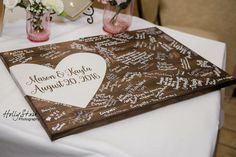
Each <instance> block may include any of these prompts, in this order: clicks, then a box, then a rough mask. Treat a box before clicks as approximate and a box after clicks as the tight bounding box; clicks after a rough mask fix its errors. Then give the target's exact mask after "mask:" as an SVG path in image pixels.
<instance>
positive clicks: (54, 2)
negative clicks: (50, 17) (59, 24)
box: [42, 0, 64, 15]
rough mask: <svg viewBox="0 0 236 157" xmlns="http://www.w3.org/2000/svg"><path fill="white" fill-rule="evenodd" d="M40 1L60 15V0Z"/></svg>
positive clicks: (62, 6) (61, 7)
mask: <svg viewBox="0 0 236 157" xmlns="http://www.w3.org/2000/svg"><path fill="white" fill-rule="evenodd" d="M42 3H43V5H44V6H45V7H47V8H48V9H53V10H54V11H55V12H56V13H57V14H58V15H60V14H61V13H62V12H63V10H64V4H63V2H62V0H42Z"/></svg>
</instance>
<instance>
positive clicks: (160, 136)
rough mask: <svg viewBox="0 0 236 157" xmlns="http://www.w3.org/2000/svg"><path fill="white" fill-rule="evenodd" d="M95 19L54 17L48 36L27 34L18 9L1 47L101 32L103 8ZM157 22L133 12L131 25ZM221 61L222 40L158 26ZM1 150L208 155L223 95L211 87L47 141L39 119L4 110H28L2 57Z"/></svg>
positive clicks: (68, 156)
mask: <svg viewBox="0 0 236 157" xmlns="http://www.w3.org/2000/svg"><path fill="white" fill-rule="evenodd" d="M94 20H95V21H94V23H93V24H92V25H89V24H87V23H86V17H81V18H80V19H79V20H77V21H75V22H68V21H67V20H64V21H63V20H61V19H58V20H57V21H56V22H54V23H52V34H51V38H50V40H49V41H48V42H44V43H32V42H30V41H28V40H27V39H26V35H25V17H24V12H23V11H22V10H20V9H19V10H15V12H13V13H9V12H8V13H7V14H6V17H5V27H4V32H3V34H2V36H1V37H0V51H5V50H12V49H18V48H25V47H31V46H37V45H44V44H49V43H56V42H62V41H67V40H73V39H77V38H81V37H85V36H93V35H99V34H105V32H103V30H102V12H101V11H100V10H96V11H95V16H94ZM151 26H155V25H153V24H151V23H149V22H146V21H144V20H141V19H139V18H137V17H134V18H133V24H132V26H131V28H130V30H134V29H139V28H146V27H151ZM159 28H160V29H162V30H163V31H165V32H166V33H168V34H169V35H171V36H172V37H174V38H176V39H177V40H179V41H180V42H182V43H184V44H185V45H186V46H188V47H190V48H191V49H192V50H194V51H196V52H198V53H199V54H200V55H202V56H203V57H205V58H207V59H208V60H210V61H211V62H213V63H214V64H216V65H217V66H219V67H223V65H224V63H223V61H224V60H225V59H224V56H225V44H224V43H220V42H216V41H211V40H208V39H203V38H199V37H196V36H192V35H188V34H184V33H181V32H177V31H174V30H170V29H167V28H163V27H159ZM0 76H1V81H0V106H1V107H0V156H1V157H43V156H45V157H190V156H191V157H210V156H212V155H213V152H214V148H215V143H216V138H217V132H218V128H219V118H220V108H221V107H220V106H221V95H220V91H216V92H212V93H209V94H206V95H203V96H200V97H196V98H193V99H190V100H187V101H182V102H180V103H176V104H173V105H170V106H167V107H163V108H160V109H157V110H154V111H151V112H147V113H145V114H142V115H139V116H135V117H132V118H129V119H126V120H122V121H119V122H115V123H112V124H109V125H106V126H103V127H99V128H96V129H92V130H89V131H86V132H83V133H79V134H75V135H71V136H68V137H65V138H62V139H59V140H57V141H55V142H51V141H50V139H49V138H48V136H47V134H46V132H45V131H44V129H43V128H42V126H41V125H40V123H39V122H38V121H22V120H16V121H14V120H13V118H12V117H11V116H10V117H8V118H6V116H4V113H5V112H6V111H8V110H9V111H16V112H17V113H18V112H21V111H22V110H24V109H25V110H28V111H29V112H32V111H31V109H30V107H29V105H28V104H27V102H26V101H25V99H24V97H23V96H22V94H21V92H20V91H19V90H18V88H17V87H16V85H15V84H14V82H13V80H12V79H11V77H10V75H9V74H8V72H7V70H6V68H5V67H4V65H3V63H2V62H0Z"/></svg>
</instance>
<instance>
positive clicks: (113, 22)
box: [103, 0, 134, 34]
mask: <svg viewBox="0 0 236 157" xmlns="http://www.w3.org/2000/svg"><path fill="white" fill-rule="evenodd" d="M127 1H129V0H115V2H116V3H117V5H112V4H111V3H109V2H107V3H106V4H105V8H104V14H103V30H104V31H106V32H108V33H110V34H116V33H120V32H124V31H126V30H127V29H128V28H129V27H130V25H131V22H132V15H133V5H134V0H131V1H130V2H129V4H128V5H127V7H126V8H125V9H119V7H117V6H118V5H119V4H121V3H125V2H127Z"/></svg>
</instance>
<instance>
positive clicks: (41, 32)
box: [26, 11, 50, 42]
mask: <svg viewBox="0 0 236 157" xmlns="http://www.w3.org/2000/svg"><path fill="white" fill-rule="evenodd" d="M26 33H27V38H28V39H29V40H30V41H33V42H43V41H47V40H49V37H50V12H47V13H45V14H43V15H41V16H37V15H34V14H32V13H31V12H29V11H27V13H26Z"/></svg>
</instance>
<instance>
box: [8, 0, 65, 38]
mask: <svg viewBox="0 0 236 157" xmlns="http://www.w3.org/2000/svg"><path fill="white" fill-rule="evenodd" d="M4 4H5V6H6V8H9V9H11V10H12V9H14V8H15V7H17V6H19V7H22V8H24V9H25V10H26V33H27V38H28V39H29V40H30V41H33V42H43V41H47V40H48V39H49V37H50V19H51V17H50V15H51V14H53V13H57V14H58V15H63V13H64V12H63V11H64V5H63V2H62V0H4Z"/></svg>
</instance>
